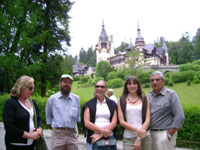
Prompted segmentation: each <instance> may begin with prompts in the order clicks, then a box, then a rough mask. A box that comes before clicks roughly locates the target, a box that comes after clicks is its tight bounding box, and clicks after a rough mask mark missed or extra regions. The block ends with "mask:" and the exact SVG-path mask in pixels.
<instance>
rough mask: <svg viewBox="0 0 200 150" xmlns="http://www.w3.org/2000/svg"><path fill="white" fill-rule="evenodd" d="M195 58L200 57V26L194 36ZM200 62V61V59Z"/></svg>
mask: <svg viewBox="0 0 200 150" xmlns="http://www.w3.org/2000/svg"><path fill="white" fill-rule="evenodd" d="M193 44H194V56H193V57H194V59H195V60H199V59H200V28H198V29H197V33H196V36H195V37H194V41H193ZM199 62H200V61H199Z"/></svg>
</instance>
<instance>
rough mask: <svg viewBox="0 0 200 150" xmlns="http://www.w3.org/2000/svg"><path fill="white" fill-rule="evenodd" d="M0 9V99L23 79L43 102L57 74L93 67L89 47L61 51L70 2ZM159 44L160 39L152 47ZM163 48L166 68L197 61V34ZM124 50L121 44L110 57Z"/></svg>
mask: <svg viewBox="0 0 200 150" xmlns="http://www.w3.org/2000/svg"><path fill="white" fill-rule="evenodd" d="M0 6H1V8H0V62H1V63H0V86H1V87H2V88H0V93H5V92H7V93H8V92H9V91H10V89H11V87H12V86H13V84H14V82H15V81H16V79H17V78H18V77H19V76H21V75H25V74H26V75H29V76H32V77H34V79H35V86H36V92H37V93H39V94H40V95H41V96H45V95H46V92H47V90H48V89H52V88H54V87H56V86H57V85H58V82H59V77H60V75H61V74H62V73H69V74H72V66H73V64H75V63H76V62H77V61H79V62H80V63H82V64H87V65H88V66H91V67H95V66H96V53H95V49H94V48H93V47H92V46H91V47H89V48H88V49H87V50H84V48H81V49H80V52H79V55H78V56H75V57H73V56H71V55H70V54H69V53H67V52H68V51H67V48H64V47H63V45H67V46H70V40H71V37H70V29H69V21H70V16H69V11H70V10H71V8H72V7H73V2H71V1H70V0H37V1H35V0H3V1H0ZM94 44H95V43H94ZM161 44H162V38H160V39H159V40H157V41H155V45H156V46H157V47H159V46H162V45H161ZM167 45H168V50H169V55H170V58H171V63H172V64H183V63H188V62H192V61H194V60H198V59H200V28H199V29H198V30H197V33H196V35H195V37H193V38H192V40H191V38H190V35H189V33H185V34H184V35H183V36H182V37H180V39H179V40H178V41H167ZM127 46H128V43H124V42H122V44H121V45H119V46H118V47H116V48H115V54H116V53H117V52H118V51H124V50H125V49H126V47H127ZM74 51H77V50H74Z"/></svg>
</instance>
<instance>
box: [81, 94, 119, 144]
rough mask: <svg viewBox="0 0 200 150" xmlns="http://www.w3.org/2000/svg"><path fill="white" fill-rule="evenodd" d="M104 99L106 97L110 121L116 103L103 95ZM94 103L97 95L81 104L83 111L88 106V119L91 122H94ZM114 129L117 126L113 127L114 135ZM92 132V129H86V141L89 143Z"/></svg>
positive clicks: (115, 108) (114, 132)
mask: <svg viewBox="0 0 200 150" xmlns="http://www.w3.org/2000/svg"><path fill="white" fill-rule="evenodd" d="M105 99H106V103H107V105H108V108H109V110H110V122H111V121H112V118H113V115H114V112H115V110H117V105H116V103H115V102H114V101H112V100H110V99H109V98H107V97H105ZM96 104H97V97H94V98H93V99H91V100H89V101H88V102H87V103H86V104H85V105H84V106H83V112H84V110H85V108H87V107H88V108H89V110H90V121H91V122H92V123H95V116H96ZM82 121H83V123H84V113H82ZM116 129H117V128H115V129H114V130H113V134H114V136H116ZM93 134H94V132H93V131H91V130H89V129H87V142H88V143H91V140H92V139H91V138H90V136H91V135H93Z"/></svg>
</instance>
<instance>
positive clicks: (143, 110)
mask: <svg viewBox="0 0 200 150" xmlns="http://www.w3.org/2000/svg"><path fill="white" fill-rule="evenodd" d="M118 117H119V122H120V125H121V126H122V127H124V128H125V130H124V138H123V149H124V150H151V138H150V136H149V134H150V132H149V131H148V127H149V124H150V109H149V101H148V99H147V98H146V96H144V94H143V91H142V88H141V85H140V82H139V80H138V79H137V77H135V76H130V77H128V78H127V79H126V81H125V85H124V90H123V95H122V96H121V97H120V99H119V100H118Z"/></svg>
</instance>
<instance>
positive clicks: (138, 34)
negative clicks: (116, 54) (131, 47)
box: [135, 23, 144, 47]
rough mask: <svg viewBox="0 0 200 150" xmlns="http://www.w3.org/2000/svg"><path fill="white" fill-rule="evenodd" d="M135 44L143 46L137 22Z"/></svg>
mask: <svg viewBox="0 0 200 150" xmlns="http://www.w3.org/2000/svg"><path fill="white" fill-rule="evenodd" d="M135 46H136V47H138V46H144V38H143V37H142V35H141V31H140V27H139V23H138V29H137V37H136V39H135Z"/></svg>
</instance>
